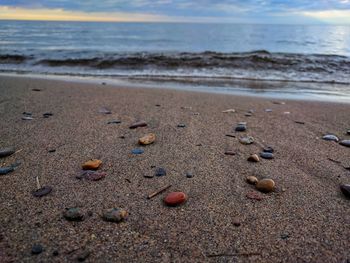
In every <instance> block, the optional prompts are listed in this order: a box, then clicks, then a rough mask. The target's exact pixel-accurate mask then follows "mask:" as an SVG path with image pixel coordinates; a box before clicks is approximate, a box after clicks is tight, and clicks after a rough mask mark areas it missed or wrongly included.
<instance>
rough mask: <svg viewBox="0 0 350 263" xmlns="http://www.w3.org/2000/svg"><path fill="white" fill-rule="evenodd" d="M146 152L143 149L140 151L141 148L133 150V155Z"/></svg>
mask: <svg viewBox="0 0 350 263" xmlns="http://www.w3.org/2000/svg"><path fill="white" fill-rule="evenodd" d="M144 152H145V151H144V150H142V149H139V148H136V149H132V150H131V153H132V154H143V153H144Z"/></svg>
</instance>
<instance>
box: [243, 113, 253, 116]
mask: <svg viewBox="0 0 350 263" xmlns="http://www.w3.org/2000/svg"><path fill="white" fill-rule="evenodd" d="M244 116H246V117H251V116H253V114H251V113H249V112H247V113H246V114H244Z"/></svg>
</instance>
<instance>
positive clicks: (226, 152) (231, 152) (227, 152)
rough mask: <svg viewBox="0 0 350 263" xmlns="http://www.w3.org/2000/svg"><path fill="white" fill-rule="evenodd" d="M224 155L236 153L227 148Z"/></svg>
mask: <svg viewBox="0 0 350 263" xmlns="http://www.w3.org/2000/svg"><path fill="white" fill-rule="evenodd" d="M225 155H231V156H233V155H236V152H235V151H233V150H227V151H225Z"/></svg>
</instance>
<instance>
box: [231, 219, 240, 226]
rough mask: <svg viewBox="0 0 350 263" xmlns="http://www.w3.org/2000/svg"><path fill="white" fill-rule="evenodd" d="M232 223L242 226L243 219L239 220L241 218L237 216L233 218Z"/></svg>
mask: <svg viewBox="0 0 350 263" xmlns="http://www.w3.org/2000/svg"><path fill="white" fill-rule="evenodd" d="M232 223H233V225H234V226H237V227H238V226H241V221H240V220H239V218H237V217H235V218H234V219H233V220H232Z"/></svg>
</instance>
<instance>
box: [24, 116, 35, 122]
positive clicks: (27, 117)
mask: <svg viewBox="0 0 350 263" xmlns="http://www.w3.org/2000/svg"><path fill="white" fill-rule="evenodd" d="M22 120H24V121H31V120H33V117H29V116H23V117H22Z"/></svg>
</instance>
